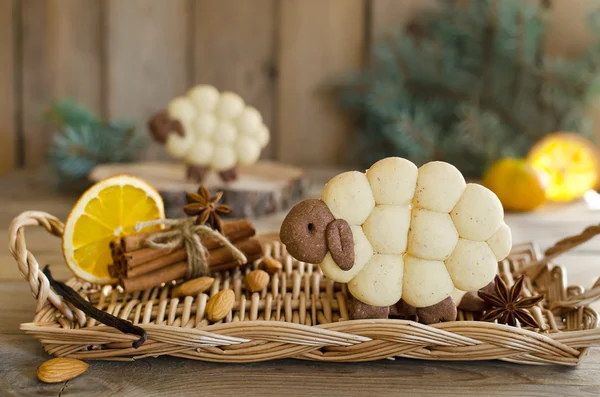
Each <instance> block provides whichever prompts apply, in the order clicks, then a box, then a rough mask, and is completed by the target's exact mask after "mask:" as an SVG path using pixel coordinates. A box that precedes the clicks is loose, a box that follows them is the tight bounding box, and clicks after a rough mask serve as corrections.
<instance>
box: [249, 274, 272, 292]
mask: <svg viewBox="0 0 600 397" xmlns="http://www.w3.org/2000/svg"><path fill="white" fill-rule="evenodd" d="M269 279H270V277H269V273H267V272H265V271H264V270H252V271H251V272H250V273H248V275H247V276H246V278H245V279H244V281H245V282H246V288H248V290H250V292H257V291H262V290H263V288H265V287H266V286H267V285H269Z"/></svg>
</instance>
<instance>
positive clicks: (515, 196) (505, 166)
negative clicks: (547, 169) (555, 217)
mask: <svg viewBox="0 0 600 397" xmlns="http://www.w3.org/2000/svg"><path fill="white" fill-rule="evenodd" d="M482 183H483V185H484V186H486V187H487V188H488V189H490V190H491V191H493V192H494V193H496V195H497V196H498V198H499V199H500V202H501V203H502V205H503V206H504V209H506V210H509V211H531V210H533V209H535V208H537V207H538V206H540V205H541V204H542V203H543V202H544V201H546V194H545V186H544V183H543V180H542V178H541V175H539V174H538V173H537V172H536V171H535V170H534V169H533V167H532V166H531V165H529V164H528V163H527V161H526V160H523V159H510V158H509V159H503V160H500V161H498V162H496V163H494V164H493V165H492V166H491V167H490V168H489V169H488V170H487V171H486V172H485V174H484V176H483V181H482Z"/></svg>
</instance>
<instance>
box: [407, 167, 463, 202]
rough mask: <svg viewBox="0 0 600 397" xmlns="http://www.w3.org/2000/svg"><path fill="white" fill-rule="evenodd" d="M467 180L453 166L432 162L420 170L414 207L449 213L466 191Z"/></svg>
mask: <svg viewBox="0 0 600 397" xmlns="http://www.w3.org/2000/svg"><path fill="white" fill-rule="evenodd" d="M465 185H466V183H465V178H464V177H463V176H462V174H461V173H460V171H459V170H458V169H457V168H456V167H455V166H453V165H452V164H448V163H444V162H443V161H432V162H431V163H427V164H425V165H423V166H422V167H421V168H419V175H418V177H417V188H416V191H415V196H414V198H413V205H414V206H415V207H417V208H425V209H428V210H430V211H436V212H446V213H449V212H450V211H451V210H452V208H454V206H455V205H456V203H457V202H458V199H459V198H460V196H461V195H462V194H463V191H464V190H465Z"/></svg>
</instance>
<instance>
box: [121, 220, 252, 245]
mask: <svg viewBox="0 0 600 397" xmlns="http://www.w3.org/2000/svg"><path fill="white" fill-rule="evenodd" d="M155 233H158V232H157V231H152V232H142V233H136V234H132V235H129V236H125V237H122V238H121V247H122V250H123V252H132V251H137V250H140V249H143V247H144V241H145V240H146V239H147V238H148V237H150V236H151V235H153V234H155ZM255 234H256V229H255V228H254V225H252V223H250V222H249V221H248V220H246V219H236V220H232V221H227V222H223V235H224V236H225V237H227V238H228V239H229V241H231V242H233V241H234V240H238V241H239V240H241V239H243V238H246V237H252V236H254V235H255ZM202 244H204V246H205V247H206V249H208V250H210V249H214V248H217V247H220V246H222V244H221V242H219V241H218V240H215V239H211V238H209V239H206V240H203V241H202Z"/></svg>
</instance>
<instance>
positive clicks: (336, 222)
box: [280, 199, 354, 270]
mask: <svg viewBox="0 0 600 397" xmlns="http://www.w3.org/2000/svg"><path fill="white" fill-rule="evenodd" d="M280 238H281V241H282V242H283V243H284V244H285V245H286V247H287V250H288V252H289V253H290V254H291V255H292V256H293V257H294V258H296V259H298V260H300V261H303V262H308V263H315V264H319V263H321V262H323V260H324V259H325V256H326V255H327V253H330V254H331V257H332V259H333V260H334V261H335V263H336V264H337V265H338V267H339V268H340V269H342V270H350V269H351V268H352V266H353V265H354V240H353V238H352V230H351V229H350V225H348V222H346V221H345V220H343V219H335V217H334V216H333V214H332V213H331V211H330V210H329V208H328V207H327V205H326V204H325V203H324V202H323V201H321V200H316V199H314V200H305V201H302V202H300V203H299V204H297V205H296V206H294V207H293V208H292V209H291V210H290V212H289V213H288V215H287V216H286V217H285V219H284V220H283V223H282V225H281V231H280Z"/></svg>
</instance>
